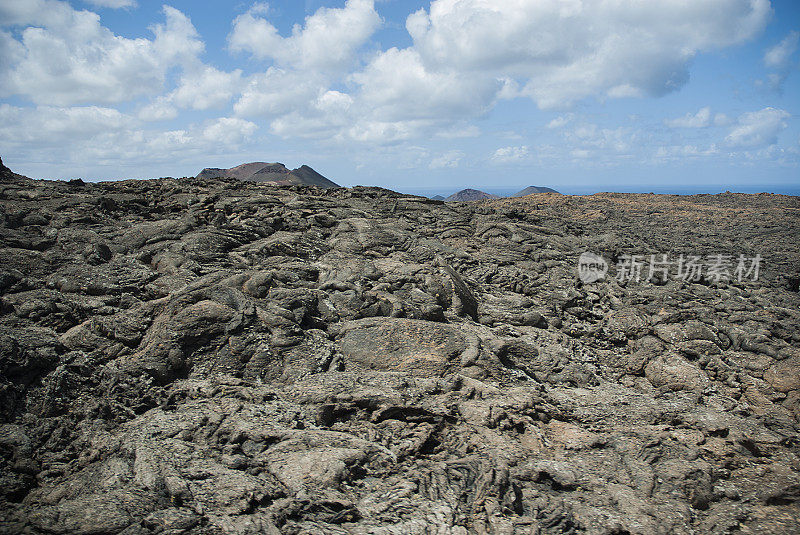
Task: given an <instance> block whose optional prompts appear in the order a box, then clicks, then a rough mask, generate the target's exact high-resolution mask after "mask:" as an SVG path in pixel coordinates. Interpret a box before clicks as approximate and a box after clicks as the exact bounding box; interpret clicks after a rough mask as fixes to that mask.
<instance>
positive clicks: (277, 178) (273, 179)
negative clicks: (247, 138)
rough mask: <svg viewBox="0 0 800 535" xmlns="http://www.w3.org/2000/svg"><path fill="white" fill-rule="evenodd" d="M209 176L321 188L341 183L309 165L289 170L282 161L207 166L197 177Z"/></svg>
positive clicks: (204, 177)
mask: <svg viewBox="0 0 800 535" xmlns="http://www.w3.org/2000/svg"><path fill="white" fill-rule="evenodd" d="M196 178H199V179H209V178H236V179H239V180H244V181H247V182H259V183H262V184H271V185H274V186H317V187H320V188H338V187H339V185H338V184H336V183H335V182H333V181H332V180H328V179H327V178H325V177H324V176H322V175H321V174H319V173H317V172H316V171H314V170H313V169H312V168H310V167H309V166H307V165H301V166H300V167H298V168H297V169H292V170H289V169H288V168H287V167H286V166H285V165H283V164H282V163H266V162H251V163H243V164H242V165H237V166H236V167H231V168H230V169H218V168H216V167H206V168H205V169H203V170H202V171H200V173H198V175H197V177H196Z"/></svg>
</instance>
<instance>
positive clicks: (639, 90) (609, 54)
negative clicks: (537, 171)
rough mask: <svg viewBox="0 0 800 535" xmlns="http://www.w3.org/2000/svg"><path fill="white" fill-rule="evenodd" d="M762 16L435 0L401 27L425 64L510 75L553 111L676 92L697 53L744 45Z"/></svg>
mask: <svg viewBox="0 0 800 535" xmlns="http://www.w3.org/2000/svg"><path fill="white" fill-rule="evenodd" d="M770 12H771V9H770V4H769V1H768V0H717V1H715V2H686V1H685V0H663V1H660V2H640V1H634V0H621V1H617V2H606V1H603V0H586V1H583V2H579V1H570V2H563V1H557V0H541V1H534V0H514V1H510V0H509V1H505V2H498V1H497V0H435V1H434V2H432V3H431V6H430V9H429V11H425V10H424V9H423V10H419V11H418V12H416V13H414V14H412V15H411V16H409V17H408V19H407V21H406V27H407V29H408V31H409V33H410V34H411V36H412V38H413V39H414V47H415V49H416V50H417V51H418V52H419V54H420V57H421V58H422V61H423V63H424V65H425V66H426V68H429V69H431V70H433V71H436V70H440V69H455V70H457V71H459V72H461V73H470V74H471V75H472V76H474V77H483V78H487V77H503V76H506V77H511V78H513V79H516V80H519V81H521V82H522V84H523V85H522V89H521V90H520V91H519V94H521V95H525V96H528V97H530V98H532V99H533V100H535V101H536V102H537V103H538V104H539V106H540V107H543V108H551V107H557V106H563V105H568V104H570V103H572V102H575V101H577V100H580V99H583V98H585V97H589V96H610V97H622V96H643V95H662V94H665V93H668V92H670V91H674V90H676V89H678V88H679V87H681V86H682V85H683V84H684V83H685V82H686V81H687V80H688V72H687V64H688V62H689V61H690V60H691V59H692V58H693V57H694V55H695V54H696V53H697V52H699V51H703V50H709V49H714V48H719V47H725V46H729V45H732V44H736V43H741V42H743V41H744V40H746V39H748V38H750V37H752V36H753V35H755V34H756V33H757V32H759V31H761V30H762V29H763V27H764V26H765V24H766V21H767V18H768V16H769V14H770ZM501 28H502V30H499V29H501Z"/></svg>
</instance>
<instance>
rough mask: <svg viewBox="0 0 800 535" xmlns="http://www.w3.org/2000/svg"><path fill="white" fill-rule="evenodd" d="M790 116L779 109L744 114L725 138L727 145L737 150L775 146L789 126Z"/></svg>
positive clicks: (765, 109)
mask: <svg viewBox="0 0 800 535" xmlns="http://www.w3.org/2000/svg"><path fill="white" fill-rule="evenodd" d="M788 117H790V114H789V113H788V112H786V111H785V110H782V109H779V108H764V109H763V110H760V111H753V112H748V113H744V114H742V115H741V116H740V117H739V120H738V124H737V126H735V127H734V128H733V129H732V130H731V132H730V133H729V134H728V135H727V137H726V138H725V143H726V144H727V145H728V146H729V147H731V148H735V149H750V148H758V147H764V146H769V145H774V144H775V143H777V141H778V134H780V133H781V132H782V131H783V130H784V129H785V128H786V126H787V124H786V121H785V119H787V118H788Z"/></svg>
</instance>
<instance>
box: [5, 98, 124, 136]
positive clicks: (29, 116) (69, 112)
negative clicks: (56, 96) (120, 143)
mask: <svg viewBox="0 0 800 535" xmlns="http://www.w3.org/2000/svg"><path fill="white" fill-rule="evenodd" d="M135 123H136V121H135V119H134V118H132V117H130V116H128V115H125V114H123V113H120V112H119V111H118V110H115V109H113V108H104V107H100V106H78V107H69V108H63V107H55V106H38V107H36V108H22V107H17V106H11V105H9V104H0V124H2V125H3V127H2V128H0V139H2V140H3V141H5V142H6V143H9V144H19V143H35V144H37V145H47V146H51V145H57V144H61V143H63V142H65V141H73V140H75V139H81V138H83V139H87V138H91V137H92V136H95V135H98V134H101V133H103V132H109V131H120V130H124V129H126V128H130V127H131V125H133V124H135Z"/></svg>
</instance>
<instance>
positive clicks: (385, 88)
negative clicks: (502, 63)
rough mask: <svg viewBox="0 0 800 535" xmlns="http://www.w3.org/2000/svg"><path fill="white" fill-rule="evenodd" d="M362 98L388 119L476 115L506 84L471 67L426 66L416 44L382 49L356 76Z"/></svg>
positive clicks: (445, 117) (489, 103)
mask: <svg viewBox="0 0 800 535" xmlns="http://www.w3.org/2000/svg"><path fill="white" fill-rule="evenodd" d="M352 79H353V81H355V82H356V83H357V84H359V86H361V87H360V89H361V95H360V97H361V99H363V102H364V104H365V105H366V106H368V107H369V109H370V110H372V113H373V114H374V115H375V116H377V117H379V118H380V119H382V120H388V121H399V120H410V119H446V120H452V119H454V118H461V117H464V116H467V117H473V116H476V115H480V114H481V113H484V112H485V111H488V109H489V107H490V106H491V104H492V102H493V99H494V96H495V94H496V93H497V91H499V90H500V88H501V87H502V84H501V82H500V81H498V80H495V79H486V78H476V77H474V76H470V75H469V74H468V73H462V72H457V71H452V70H446V69H440V70H436V71H431V70H429V69H427V68H426V67H425V65H424V64H423V62H422V60H421V58H420V56H419V54H418V53H417V52H416V51H415V50H413V49H410V48H406V49H402V50H400V49H397V48H390V49H389V50H387V51H385V52H382V53H381V54H378V55H377V56H376V57H375V58H374V59H373V60H372V61H371V62H370V63H369V65H367V67H366V68H365V69H364V70H363V71H362V72H359V73H356V74H354V75H353V76H352Z"/></svg>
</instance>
